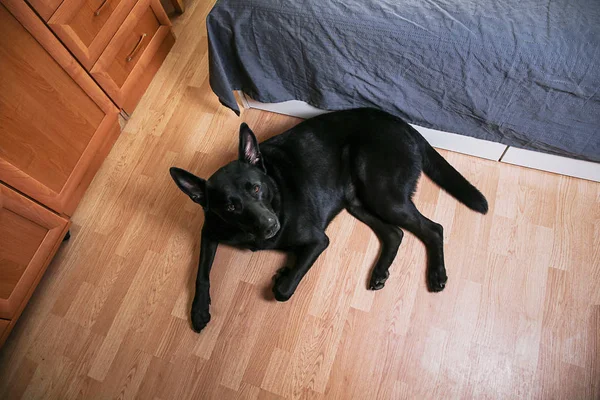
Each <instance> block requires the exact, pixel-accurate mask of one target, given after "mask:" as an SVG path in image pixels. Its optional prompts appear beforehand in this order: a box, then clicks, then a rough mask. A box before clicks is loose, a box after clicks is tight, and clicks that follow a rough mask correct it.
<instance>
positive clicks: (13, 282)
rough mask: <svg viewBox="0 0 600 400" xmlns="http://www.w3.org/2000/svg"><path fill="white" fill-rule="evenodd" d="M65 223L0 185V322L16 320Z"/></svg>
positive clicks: (66, 225) (60, 237) (62, 219)
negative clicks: (2, 320)
mask: <svg viewBox="0 0 600 400" xmlns="http://www.w3.org/2000/svg"><path fill="white" fill-rule="evenodd" d="M68 226H69V221H68V220H67V219H65V218H63V217H61V216H59V215H57V214H55V213H53V212H52V211H50V210H48V209H46V208H44V207H42V206H41V205H39V204H37V203H35V202H34V201H32V200H30V199H28V198H26V197H25V196H23V195H21V194H19V193H17V192H15V191H14V190H12V189H11V188H9V187H8V186H5V185H4V184H2V183H0V318H1V319H13V318H16V317H18V316H19V314H20V313H21V310H22V309H23V307H24V306H25V304H26V303H27V300H28V299H29V297H30V296H31V294H32V293H33V289H34V288H35V287H36V285H37V283H38V282H39V280H40V279H41V277H42V275H43V273H44V271H45V270H46V267H47V266H48V264H49V263H50V260H51V259H52V256H53V255H54V253H55V252H56V250H57V249H58V246H59V245H60V243H61V242H62V239H63V237H64V235H65V233H66V232H67V229H68Z"/></svg>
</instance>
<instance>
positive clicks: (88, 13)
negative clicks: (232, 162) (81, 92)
mask: <svg viewBox="0 0 600 400" xmlns="http://www.w3.org/2000/svg"><path fill="white" fill-rule="evenodd" d="M135 2H136V1H135V0H64V1H63V3H62V4H61V5H60V7H59V8H58V10H56V12H55V13H54V14H53V15H52V17H51V18H50V20H49V21H48V25H49V26H50V28H51V29H52V30H53V31H54V32H55V33H56V35H57V36H58V37H60V38H61V39H62V41H63V43H64V44H65V45H66V46H67V47H68V48H69V50H71V52H72V53H73V54H74V55H75V57H77V59H78V60H79V62H81V64H82V65H83V66H84V67H85V68H86V69H87V70H88V71H89V70H90V69H91V68H92V66H93V65H94V63H95V62H96V60H98V57H100V54H102V52H103V51H104V49H105V48H106V45H108V43H109V41H110V39H111V38H112V37H113V36H114V34H115V32H117V30H118V29H119V27H120V26H121V24H122V23H123V21H124V20H125V18H126V17H127V15H128V14H129V12H130V11H131V9H132V8H133V6H134V4H135Z"/></svg>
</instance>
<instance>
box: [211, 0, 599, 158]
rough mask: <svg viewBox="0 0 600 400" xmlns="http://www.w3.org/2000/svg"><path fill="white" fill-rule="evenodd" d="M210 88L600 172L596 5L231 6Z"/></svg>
mask: <svg viewBox="0 0 600 400" xmlns="http://www.w3.org/2000/svg"><path fill="white" fill-rule="evenodd" d="M207 29H208V38H209V66H210V84H211V87H212V89H213V91H214V92H215V94H216V95H217V96H218V97H219V99H220V101H221V102H222V103H223V104H224V105H226V106H227V107H229V108H231V109H232V110H234V111H236V112H239V110H238V105H237V103H236V100H235V97H234V95H233V91H234V90H242V91H243V92H245V93H247V94H248V95H250V97H252V98H253V99H255V100H258V101H260V102H265V103H277V102H282V101H287V100H302V101H304V102H306V103H308V104H310V105H312V106H314V107H317V108H319V109H325V110H340V109H347V108H354V107H377V108H381V109H384V110H386V111H388V112H390V113H392V114H395V115H398V116H400V117H403V118H405V119H406V120H408V121H409V122H411V123H413V124H416V125H419V126H423V127H427V128H432V129H438V130H442V131H446V132H455V133H459V134H461V135H468V136H472V137H475V138H479V139H484V140H488V141H493V142H498V143H502V144H505V145H510V146H516V147H519V148H524V149H530V150H535V151H541V152H546V153H550V154H557V155H563V156H567V157H572V158H577V159H581V160H588V161H594V162H600V134H599V131H600V90H599V89H600V1H598V0H577V1H572V0H546V1H538V0H344V1H340V0H332V1H323V0H220V1H217V3H216V5H215V6H214V8H213V9H212V11H211V12H210V13H209V15H208V17H207Z"/></svg>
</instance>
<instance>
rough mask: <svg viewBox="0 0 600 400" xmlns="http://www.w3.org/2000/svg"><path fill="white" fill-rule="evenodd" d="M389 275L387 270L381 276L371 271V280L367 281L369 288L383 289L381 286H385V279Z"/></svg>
mask: <svg viewBox="0 0 600 400" xmlns="http://www.w3.org/2000/svg"><path fill="white" fill-rule="evenodd" d="M389 277H390V272H389V271H385V274H384V275H383V276H379V274H375V272H373V274H372V275H371V281H370V282H369V290H380V289H383V287H384V286H385V281H387V280H388V278H389Z"/></svg>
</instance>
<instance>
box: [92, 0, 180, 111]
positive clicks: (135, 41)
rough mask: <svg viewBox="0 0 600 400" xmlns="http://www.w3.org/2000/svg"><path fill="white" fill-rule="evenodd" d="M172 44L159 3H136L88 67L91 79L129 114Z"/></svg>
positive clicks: (142, 0)
mask: <svg viewBox="0 0 600 400" xmlns="http://www.w3.org/2000/svg"><path fill="white" fill-rule="evenodd" d="M174 41H175V38H174V36H173V34H172V33H171V23H170V21H169V18H168V17H167V15H166V13H165V11H164V9H163V8H162V6H161V4H160V1H159V0H139V1H138V3H137V4H136V5H135V6H134V8H133V10H132V11H131V13H130V14H129V15H128V16H127V18H126V19H125V22H124V23H123V25H122V26H121V28H119V30H118V31H117V33H116V34H115V36H114V37H113V38H112V40H111V41H110V43H109V44H108V46H107V47H106V50H104V52H103V53H102V55H101V56H100V58H99V59H98V62H97V63H96V64H95V65H94V67H93V68H92V71H91V72H92V76H93V77H94V78H95V79H96V81H97V82H98V83H99V84H100V85H101V86H102V87H103V88H104V90H105V91H106V93H108V95H109V96H110V97H111V98H112V99H113V101H114V102H115V103H116V104H117V105H118V106H119V107H121V108H122V109H124V110H125V111H126V112H128V113H131V112H132V111H133V109H134V108H135V105H136V104H137V103H138V101H139V99H140V97H141V96H142V94H143V93H144V91H145V90H146V87H147V86H148V84H149V83H150V80H151V79H152V77H153V76H154V74H155V73H156V71H157V70H158V67H159V66H160V64H161V63H162V61H163V60H164V58H165V57H166V55H167V53H168V51H169V50H170V48H171V47H172V46H173V43H174Z"/></svg>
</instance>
